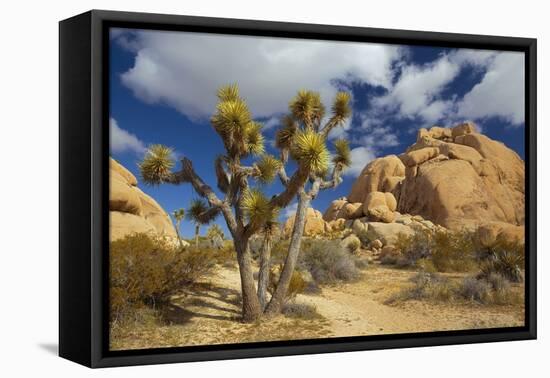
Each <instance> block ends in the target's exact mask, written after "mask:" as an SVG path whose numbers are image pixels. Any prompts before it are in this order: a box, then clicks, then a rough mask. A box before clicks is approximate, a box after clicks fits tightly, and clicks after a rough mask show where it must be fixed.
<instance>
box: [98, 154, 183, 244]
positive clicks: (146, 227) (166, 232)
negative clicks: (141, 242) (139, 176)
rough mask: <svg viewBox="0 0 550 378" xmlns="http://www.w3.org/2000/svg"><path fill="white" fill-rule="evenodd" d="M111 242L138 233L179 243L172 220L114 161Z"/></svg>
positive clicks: (133, 178) (112, 166) (110, 211)
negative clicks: (149, 234)
mask: <svg viewBox="0 0 550 378" xmlns="http://www.w3.org/2000/svg"><path fill="white" fill-rule="evenodd" d="M109 177H110V193H109V215H110V240H111V241H112V240H116V239H120V238H123V237H124V236H126V235H128V234H131V233H135V232H144V233H154V234H157V235H160V236H165V237H168V238H171V239H175V240H177V236H176V230H175V229H174V226H173V225H172V221H171V220H170V217H169V216H168V214H166V212H165V211H164V209H163V208H162V207H160V205H159V204H158V203H157V202H156V201H155V200H154V199H153V198H151V197H150V196H148V195H147V194H145V193H143V192H142V191H141V190H140V189H139V188H138V187H137V180H136V177H135V176H134V175H133V174H132V173H131V172H130V171H128V170H127V169H126V168H124V167H123V166H122V165H121V164H119V163H118V162H117V161H116V160H114V159H113V158H111V159H110V162H109Z"/></svg>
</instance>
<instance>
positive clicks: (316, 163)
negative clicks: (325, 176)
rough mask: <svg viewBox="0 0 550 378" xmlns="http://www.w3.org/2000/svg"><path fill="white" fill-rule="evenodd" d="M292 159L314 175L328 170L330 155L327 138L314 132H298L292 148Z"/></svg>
mask: <svg viewBox="0 0 550 378" xmlns="http://www.w3.org/2000/svg"><path fill="white" fill-rule="evenodd" d="M291 154H292V158H293V159H294V160H296V161H297V162H298V163H299V164H300V165H302V166H304V167H305V168H307V169H308V170H309V171H311V172H313V173H323V172H326V171H327V170H328V165H329V160H330V154H329V152H328V149H327V146H326V144H325V138H324V137H323V136H322V135H320V134H318V133H316V132H314V131H312V130H305V131H298V132H297V133H296V136H295V137H294V143H293V144H292V148H291Z"/></svg>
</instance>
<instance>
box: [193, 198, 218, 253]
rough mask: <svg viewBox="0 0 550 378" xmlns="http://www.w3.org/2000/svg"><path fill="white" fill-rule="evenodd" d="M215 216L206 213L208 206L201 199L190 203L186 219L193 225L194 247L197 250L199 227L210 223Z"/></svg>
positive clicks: (214, 214)
mask: <svg viewBox="0 0 550 378" xmlns="http://www.w3.org/2000/svg"><path fill="white" fill-rule="evenodd" d="M216 216H217V214H216V213H212V212H211V213H209V212H208V204H207V203H206V202H205V201H204V200H202V199H196V200H194V201H193V202H191V206H189V209H187V219H188V220H190V221H191V222H193V223H194V224H195V247H196V248H199V235H200V230H201V226H203V225H207V224H208V223H210V222H212V221H213V220H214V218H215V217H216Z"/></svg>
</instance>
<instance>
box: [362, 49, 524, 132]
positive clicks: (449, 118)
mask: <svg viewBox="0 0 550 378" xmlns="http://www.w3.org/2000/svg"><path fill="white" fill-rule="evenodd" d="M467 66H469V67H474V68H475V69H478V70H482V71H483V77H482V79H481V81H480V82H479V83H478V84H476V85H475V86H474V87H473V88H472V89H471V90H470V92H468V93H466V94H465V95H464V97H463V98H458V97H457V96H456V95H454V96H451V97H450V98H446V99H444V98H442V94H443V92H444V90H445V89H446V88H447V87H448V86H449V85H451V84H452V83H453V82H454V81H455V80H456V79H457V78H458V77H459V75H460V73H461V72H462V70H463V69H464V68H465V67H467ZM523 85H524V67H523V53H512V52H496V51H489V50H472V49H459V50H454V51H452V52H450V53H447V54H445V55H441V56H440V57H439V58H437V59H436V60H434V61H433V62H430V63H428V64H424V65H415V64H410V65H402V71H401V74H400V75H399V78H398V79H397V81H396V82H395V84H394V85H393V86H392V87H391V88H390V89H389V90H388V93H386V94H385V95H382V96H379V97H375V98H374V99H372V101H371V104H372V106H373V109H371V110H370V113H371V114H370V116H369V117H370V118H376V117H380V118H385V117H388V116H389V115H391V114H394V115H396V116H397V117H398V118H406V119H414V118H419V119H420V120H421V121H423V122H424V124H425V125H433V124H434V123H435V122H437V121H439V120H443V121H445V122H446V123H449V124H450V123H454V122H458V121H460V120H464V119H471V120H474V121H476V120H477V121H479V120H481V119H483V118H485V117H492V116H496V117H501V118H503V119H505V120H507V121H509V122H511V123H513V124H521V123H522V122H523V114H524V87H523Z"/></svg>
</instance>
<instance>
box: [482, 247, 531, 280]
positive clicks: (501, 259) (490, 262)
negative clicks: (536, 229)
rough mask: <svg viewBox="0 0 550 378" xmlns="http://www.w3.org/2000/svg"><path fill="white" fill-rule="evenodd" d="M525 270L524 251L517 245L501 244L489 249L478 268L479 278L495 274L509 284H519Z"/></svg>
mask: <svg viewBox="0 0 550 378" xmlns="http://www.w3.org/2000/svg"><path fill="white" fill-rule="evenodd" d="M524 269H525V250H524V247H523V245H520V244H519V243H506V242H501V243H499V244H497V245H496V246H494V247H493V248H491V249H490V250H489V251H488V252H487V254H486V256H485V258H483V260H482V262H481V267H480V277H481V278H487V277H488V276H489V275H490V274H491V273H497V274H500V275H502V276H503V277H505V278H506V279H507V280H509V281H511V282H520V281H521V280H522V279H523V270H524Z"/></svg>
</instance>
